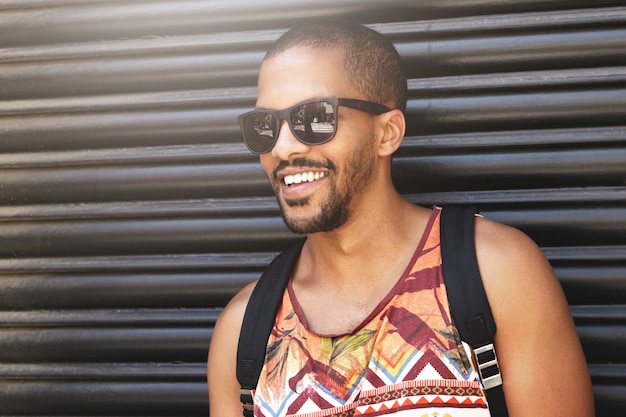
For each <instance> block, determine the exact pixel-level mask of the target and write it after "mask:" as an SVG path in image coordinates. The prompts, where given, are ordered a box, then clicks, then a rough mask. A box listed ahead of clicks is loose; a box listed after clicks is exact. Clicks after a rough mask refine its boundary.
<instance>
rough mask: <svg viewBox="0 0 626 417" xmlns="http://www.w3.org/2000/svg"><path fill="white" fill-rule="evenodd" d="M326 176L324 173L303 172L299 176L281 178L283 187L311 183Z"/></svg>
mask: <svg viewBox="0 0 626 417" xmlns="http://www.w3.org/2000/svg"><path fill="white" fill-rule="evenodd" d="M325 176H326V174H325V173H324V172H319V171H318V172H313V171H309V172H303V173H301V174H294V175H287V176H285V178H283V181H285V185H287V186H291V185H292V184H300V183H303V182H313V181H317V180H319V179H322V178H324V177H325Z"/></svg>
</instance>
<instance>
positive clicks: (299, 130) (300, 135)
mask: <svg viewBox="0 0 626 417" xmlns="http://www.w3.org/2000/svg"><path fill="white" fill-rule="evenodd" d="M338 106H345V107H349V108H351V109H356V110H361V111H364V112H366V113H369V114H375V115H379V114H383V113H386V112H388V111H391V109H389V108H388V107H387V106H384V105H382V104H378V103H374V102H372V101H364V100H356V99H351V98H336V97H332V98H322V99H313V100H307V101H303V102H301V103H298V104H296V105H294V106H291V107H289V108H287V109H282V110H254V111H251V112H248V113H244V114H242V115H240V116H239V117H238V120H239V125H240V126H241V131H242V132H243V138H244V140H245V142H246V146H247V147H248V149H250V151H251V152H253V153H257V154H262V153H266V152H269V151H271V150H272V148H273V147H274V145H275V144H276V140H277V139H278V132H279V131H280V125H281V122H282V121H283V120H287V123H288V124H289V128H290V129H291V132H292V133H293V135H294V136H295V137H296V138H297V139H298V140H299V141H300V142H302V143H304V144H305V145H321V144H322V143H326V142H328V141H329V140H331V139H332V138H333V137H334V136H335V133H336V132H337V107H338Z"/></svg>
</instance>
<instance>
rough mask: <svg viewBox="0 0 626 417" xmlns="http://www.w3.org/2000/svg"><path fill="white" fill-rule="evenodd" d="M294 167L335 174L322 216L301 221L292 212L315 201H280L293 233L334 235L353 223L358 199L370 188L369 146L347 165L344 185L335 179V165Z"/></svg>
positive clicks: (371, 161)
mask: <svg viewBox="0 0 626 417" xmlns="http://www.w3.org/2000/svg"><path fill="white" fill-rule="evenodd" d="M292 165H295V166H302V167H305V166H306V167H320V166H322V165H323V166H325V167H327V168H328V169H329V172H330V173H331V175H330V176H329V177H328V180H327V181H328V196H327V198H326V200H325V201H323V202H322V203H321V204H320V207H319V210H318V212H317V213H314V214H313V215H311V216H308V217H305V218H300V217H296V216H290V215H289V208H292V207H296V208H297V207H306V206H308V205H310V204H311V197H306V198H302V199H298V200H288V201H283V200H281V199H280V198H278V203H279V206H280V211H281V214H282V216H283V220H284V222H285V224H286V225H287V227H288V228H289V230H291V231H292V232H293V233H297V234H312V233H319V232H330V231H332V230H335V229H337V228H339V227H341V226H343V225H344V224H345V223H346V222H347V221H348V220H349V219H350V217H351V214H352V211H353V202H354V201H353V200H354V198H355V196H357V195H358V194H359V193H360V192H361V191H362V190H364V189H365V188H366V187H367V186H368V184H369V183H370V180H371V178H372V175H373V172H374V157H373V155H372V150H369V149H368V146H367V145H365V146H363V147H362V148H361V150H360V152H355V153H354V154H353V155H352V157H351V158H350V159H349V160H348V161H347V163H346V165H345V169H344V171H345V172H344V173H343V174H344V175H343V176H342V177H343V181H342V182H341V183H338V181H337V176H336V175H335V174H336V172H337V169H336V167H335V165H334V164H333V163H332V162H331V161H327V162H325V163H323V164H320V163H319V162H313V161H307V160H302V159H300V160H297V161H293V162H292ZM274 188H275V190H276V195H277V196H278V195H279V193H278V188H279V187H277V186H276V185H275V186H274ZM312 209H313V208H312Z"/></svg>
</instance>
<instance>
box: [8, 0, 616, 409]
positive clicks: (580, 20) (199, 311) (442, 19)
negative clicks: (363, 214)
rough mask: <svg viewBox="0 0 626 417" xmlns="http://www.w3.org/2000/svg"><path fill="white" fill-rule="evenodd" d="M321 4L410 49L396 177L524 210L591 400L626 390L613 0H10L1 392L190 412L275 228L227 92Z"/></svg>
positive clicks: (273, 241) (424, 195)
mask: <svg viewBox="0 0 626 417" xmlns="http://www.w3.org/2000/svg"><path fill="white" fill-rule="evenodd" d="M338 15H339V16H345V17H346V18H347V19H352V20H355V21H358V22H361V23H366V24H370V25H372V26H373V27H375V28H376V29H378V30H379V31H381V32H383V33H385V34H387V35H388V36H389V37H390V38H391V39H392V40H393V41H394V43H395V44H396V45H397V47H398V49H399V51H400V52H401V54H402V56H403V57H404V59H405V61H406V67H407V72H408V75H409V78H410V81H409V86H410V100H409V106H408V112H407V116H408V121H409V128H408V137H407V138H406V141H405V143H404V145H403V146H402V148H401V150H400V151H399V152H398V154H397V157H396V160H395V167H394V177H395V179H396V182H397V185H398V187H399V188H400V190H401V191H402V192H403V193H404V194H406V195H407V196H408V197H409V198H410V199H411V200H412V201H414V202H415V203H418V204H423V205H431V204H433V203H439V204H445V203H464V202H470V201H471V202H474V203H477V204H478V205H479V206H480V207H481V209H482V212H483V213H484V214H485V215H486V216H487V217H490V218H492V219H495V220H498V221H502V222H505V223H509V224H512V225H514V226H516V227H519V228H521V229H522V230H524V231H525V232H527V233H528V234H530V235H531V237H533V238H534V239H535V240H536V241H537V242H538V243H539V244H540V245H541V247H542V248H543V249H544V250H545V253H546V254H547V256H548V257H549V259H550V261H551V262H552V264H553V265H554V267H555V270H556V272H557V274H558V276H559V279H560V280H561V282H562V284H563V286H564V288H565V291H566V293H567V297H568V299H569V301H570V304H571V306H572V311H573V314H574V317H575V320H576V323H577V326H578V331H579V334H580V337H581V339H582V341H583V345H584V349H585V353H586V355H587V359H588V362H589V367H590V371H591V375H592V377H593V382H594V390H595V394H596V401H597V408H598V411H599V412H598V415H599V416H604V417H608V416H609V415H613V414H611V413H610V410H611V409H613V410H615V409H620V408H621V410H624V409H625V408H626V354H625V352H626V183H625V181H626V146H625V145H626V122H625V121H626V7H625V6H623V2H621V1H594V2H589V1H582V0H579V1H577V0H569V1H568V0H558V1H550V2H546V1H538V0H526V1H519V2H494V1H489V0H467V1H462V2H461V1H454V0H438V1H432V2H430V1H427V2H417V1H414V0H404V1H394V2H382V1H373V0H354V1H329V0H317V1H315V2H309V1H295V0H290V1H287V0H285V1H278V0H273V1H265V2H255V1H252V0H248V1H241V0H236V1H232V0H230V1H204V0H202V1H201V0H197V1H191V0H190V1H175V2H174V1H156V0H150V1H149V0H144V1H142V0H134V1H103V0H92V1H88V2H83V1H74V0H65V1H61V0H58V1H53V0H20V1H18V0H5V1H3V2H2V3H0V415H14V416H18V415H19V416H38V415H51V416H52V415H54V416H75V415H90V416H114V415H115V416H131V415H132V416H158V415H162V416H166V415H167V416H174V415H176V416H183V415H189V416H192V415H193V416H202V415H206V414H207V394H206V389H207V388H206V382H205V375H206V367H205V360H206V353H207V347H208V344H209V340H210V337H211V328H212V325H213V323H214V321H215V319H216V317H217V316H218V314H219V312H220V308H221V307H222V306H224V305H225V303H226V302H227V301H228V300H229V298H230V297H231V296H232V295H233V294H234V293H235V292H236V291H237V290H238V289H239V288H240V287H242V286H243V285H244V284H245V283H247V282H249V281H251V280H253V279H255V278H256V277H257V276H258V275H259V273H260V271H261V270H262V269H263V267H264V265H265V264H266V263H267V262H268V261H269V260H270V259H271V258H272V256H273V255H274V254H275V253H276V252H277V251H278V250H280V249H282V248H284V247H285V246H286V245H288V244H289V243H290V242H291V241H292V239H293V236H291V235H290V234H289V232H287V231H286V229H285V228H284V226H283V224H282V221H281V219H280V215H279V213H278V210H277V206H276V204H275V202H274V199H273V197H272V194H271V190H270V188H269V186H268V185H267V184H266V180H265V178H264V174H263V173H262V170H261V169H260V166H259V165H258V161H257V160H256V158H255V157H253V156H251V155H249V154H248V153H247V151H246V150H245V147H244V146H243V145H242V143H241V140H240V135H239V131H238V126H237V123H236V115H237V114H238V113H240V112H243V111H244V110H247V109H249V108H251V107H252V106H253V104H254V99H255V95H256V90H255V84H256V74H257V69H258V66H259V63H260V60H261V58H262V56H263V52H264V51H265V50H266V48H267V47H268V45H269V44H270V43H271V42H272V41H273V40H274V39H276V38H277V37H278V36H279V35H280V34H281V33H282V32H283V31H284V29H285V28H288V27H291V26H293V25H297V24H298V23H299V22H301V21H303V20H308V19H318V18H321V19H323V18H325V17H328V16H338ZM520 314H523V312H520ZM547 337H549V335H547ZM537 354H540V352H538V353H537ZM528 360H532V358H528ZM215 417H218V416H215Z"/></svg>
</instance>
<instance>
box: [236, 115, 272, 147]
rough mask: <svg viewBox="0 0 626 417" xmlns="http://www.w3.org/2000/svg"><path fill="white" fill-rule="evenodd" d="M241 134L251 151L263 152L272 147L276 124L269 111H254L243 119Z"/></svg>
mask: <svg viewBox="0 0 626 417" xmlns="http://www.w3.org/2000/svg"><path fill="white" fill-rule="evenodd" d="M242 126H243V136H244V138H245V140H246V143H247V144H248V147H249V148H250V150H251V151H253V152H258V153H264V152H267V151H269V150H270V149H272V147H273V146H274V142H275V140H276V134H277V129H278V126H277V124H276V117H274V115H273V114H271V113H263V112H255V113H252V114H249V115H247V116H246V117H245V118H244V119H243V124H242Z"/></svg>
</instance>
